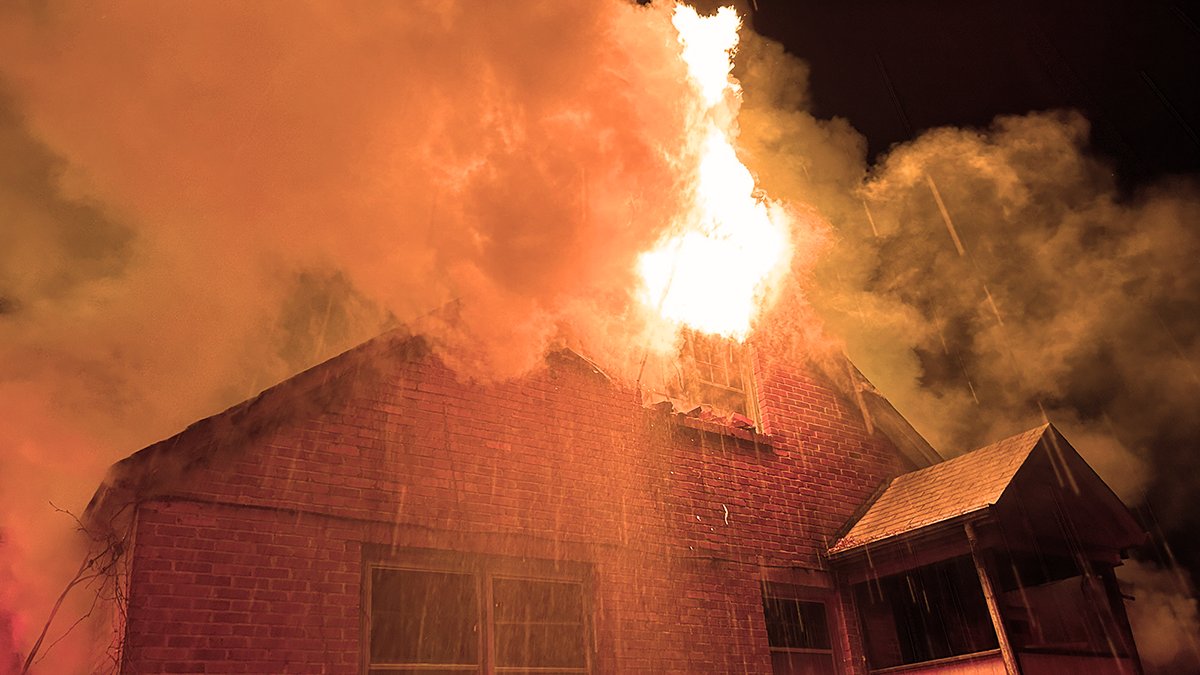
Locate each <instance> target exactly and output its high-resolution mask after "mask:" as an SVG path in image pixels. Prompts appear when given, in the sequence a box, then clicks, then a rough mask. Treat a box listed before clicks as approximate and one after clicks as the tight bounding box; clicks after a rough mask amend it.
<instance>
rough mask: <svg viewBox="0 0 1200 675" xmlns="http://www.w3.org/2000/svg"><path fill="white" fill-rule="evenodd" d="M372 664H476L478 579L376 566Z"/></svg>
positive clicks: (373, 595)
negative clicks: (476, 584) (476, 591)
mask: <svg viewBox="0 0 1200 675" xmlns="http://www.w3.org/2000/svg"><path fill="white" fill-rule="evenodd" d="M371 663H372V664H376V665H378V664H462V665H476V666H477V665H478V664H479V602H478V600H477V596H476V593H475V580H474V577H472V576H471V575H468V574H451V573H447V572H426V571H417V570H396V569H386V568H379V567H377V568H374V569H372V570H371ZM401 672H419V671H416V670H412V671H401ZM451 672H474V671H473V670H465V671H458V670H455V671H451Z"/></svg>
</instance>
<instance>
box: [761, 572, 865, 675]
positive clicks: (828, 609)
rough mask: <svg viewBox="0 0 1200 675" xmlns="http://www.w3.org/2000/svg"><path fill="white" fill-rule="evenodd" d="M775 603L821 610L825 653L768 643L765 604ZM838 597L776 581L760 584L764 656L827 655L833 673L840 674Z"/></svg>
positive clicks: (827, 590) (834, 593) (841, 657)
mask: <svg viewBox="0 0 1200 675" xmlns="http://www.w3.org/2000/svg"><path fill="white" fill-rule="evenodd" d="M768 598H772V599H775V600H791V601H795V602H805V603H813V604H819V605H821V606H822V607H823V608H824V610H825V630H826V632H827V634H828V635H829V649H809V648H797V647H776V646H774V645H772V644H771V643H770V637H769V636H770V631H769V629H768V627H767V616H766V603H767V599H768ZM838 602H839V597H838V594H837V591H836V590H833V589H826V588H810V587H806V586H801V585H797V584H794V583H785V582H779V581H763V582H762V603H763V630H764V631H765V632H766V633H767V635H768V638H767V650H768V653H769V654H771V655H774V654H776V653H781V654H782V653H789V654H828V655H829V658H830V661H831V662H832V666H833V672H834V673H842V672H844V671H845V669H844V668H843V662H844V659H843V652H842V644H841V637H842V634H843V633H842V629H841V610H840V607H839V604H838ZM773 669H774V659H773V658H772V670H773Z"/></svg>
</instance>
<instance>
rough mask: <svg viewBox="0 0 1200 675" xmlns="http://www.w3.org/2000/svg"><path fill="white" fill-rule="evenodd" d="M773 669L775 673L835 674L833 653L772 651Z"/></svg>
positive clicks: (791, 674)
mask: <svg viewBox="0 0 1200 675" xmlns="http://www.w3.org/2000/svg"><path fill="white" fill-rule="evenodd" d="M771 671H772V672H773V673H775V675H834V673H835V672H837V671H835V670H834V668H833V654H800V653H796V652H771Z"/></svg>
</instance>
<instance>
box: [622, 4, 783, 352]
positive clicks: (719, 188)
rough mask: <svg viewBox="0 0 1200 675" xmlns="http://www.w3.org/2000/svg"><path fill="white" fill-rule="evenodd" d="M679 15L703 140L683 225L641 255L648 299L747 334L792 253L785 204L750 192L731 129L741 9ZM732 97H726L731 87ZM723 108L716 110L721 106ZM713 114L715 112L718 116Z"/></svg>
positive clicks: (671, 315) (680, 316)
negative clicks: (698, 95) (700, 102)
mask: <svg viewBox="0 0 1200 675" xmlns="http://www.w3.org/2000/svg"><path fill="white" fill-rule="evenodd" d="M673 22H674V24H675V27H676V29H677V30H679V33H680V35H679V41H680V43H682V44H683V46H684V50H683V59H684V61H685V62H686V63H687V64H688V72H689V73H690V74H691V76H692V77H693V78H694V79H695V80H696V81H697V83H698V84H699V85H700V88H701V91H702V93H703V95H704V99H705V102H706V105H707V110H706V114H705V115H704V116H703V118H702V119H701V120H700V121H699V122H698V125H699V128H698V129H696V133H695V134H694V136H695V137H696V139H697V142H698V143H701V144H702V147H701V149H700V150H701V156H702V159H701V161H700V167H699V175H698V176H697V181H696V187H695V189H696V193H697V194H696V196H697V199H696V205H697V209H696V212H695V213H692V214H689V215H688V216H687V217H686V218H684V219H683V222H684V223H685V224H686V226H685V227H684V228H682V229H683V231H682V232H681V233H679V234H676V235H675V236H672V237H671V238H669V239H667V240H665V241H662V242H660V243H659V245H658V247H657V248H656V249H655V250H653V251H650V252H649V253H645V254H643V255H642V257H641V259H640V261H639V263H640V267H641V273H642V278H643V280H644V281H645V282H646V290H647V294H646V297H645V298H644V300H645V301H646V302H647V303H648V304H650V305H651V306H653V307H656V308H657V309H658V311H659V313H661V314H662V316H664V317H665V318H667V319H670V320H673V321H679V322H682V323H685V324H687V325H689V326H692V327H693V328H696V329H699V330H702V331H704V332H708V333H719V334H721V335H727V336H731V337H736V338H742V337H744V336H745V334H746V332H747V331H748V330H749V327H750V321H751V319H752V318H753V317H754V314H755V312H756V310H757V300H758V298H759V296H760V294H761V291H762V288H763V285H764V282H765V281H766V280H767V279H768V277H769V276H770V275H771V273H772V272H773V271H775V270H776V269H779V268H780V267H781V266H783V265H785V264H786V263H787V261H788V259H789V258H790V253H791V249H790V245H789V243H788V237H787V228H786V226H785V221H784V217H783V210H782V209H781V208H778V206H776V205H774V204H771V203H769V202H767V201H765V200H763V199H757V198H755V196H754V177H753V176H752V175H750V171H749V170H748V169H746V167H745V166H743V165H742V163H741V161H739V160H738V158H737V154H736V153H735V152H734V149H733V145H732V143H731V142H730V138H731V136H732V135H733V133H734V131H733V130H732V129H731V128H720V127H719V126H718V121H717V120H728V122H727V124H728V126H730V127H731V126H732V124H733V122H732V120H734V119H735V117H736V116H735V114H728V113H729V112H733V113H736V105H737V104H738V98H739V97H738V94H739V93H740V92H739V90H738V88H737V84H736V83H735V82H733V81H732V80H731V78H730V77H729V73H730V72H731V70H732V68H733V64H732V60H731V59H732V54H733V49H734V48H735V47H736V46H737V29H738V26H739V25H740V24H741V21H740V20H739V19H738V16H737V13H736V12H735V11H734V10H733V9H732V8H730V7H722V8H721V9H720V10H719V11H718V12H717V14H716V15H714V16H711V17H707V18H704V17H700V16H699V15H698V14H697V13H696V11H695V10H693V9H692V8H690V7H685V6H682V5H681V6H679V7H677V8H676V10H675V15H674V18H673ZM727 91H729V92H732V94H733V95H732V96H730V97H729V98H728V99H727V98H726V92H727ZM726 106H734V107H733V108H732V110H729V109H728V108H726V109H725V110H724V111H723V112H725V113H726V114H720V113H719V112H717V111H718V110H720V109H722V108H725V107H726ZM714 113H716V114H714Z"/></svg>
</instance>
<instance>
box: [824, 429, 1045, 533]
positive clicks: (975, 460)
mask: <svg viewBox="0 0 1200 675" xmlns="http://www.w3.org/2000/svg"><path fill="white" fill-rule="evenodd" d="M1047 427H1049V425H1048V424H1047V425H1043V426H1040V427H1038V428H1036V429H1031V430H1029V431H1026V432H1025V433H1022V434H1017V435H1016V436H1013V437H1011V438H1006V439H1004V440H1002V441H1000V442H998V443H993V444H992V445H989V446H987V447H984V448H980V449H979V450H975V451H974V452H969V453H967V454H965V455H961V456H959V457H955V458H954V459H948V460H946V461H944V462H941V463H940V464H935V465H933V466H931V467H928V468H925V469H921V470H919V471H914V472H912V473H907V474H904V475H902V476H897V477H896V479H895V480H893V481H892V483H891V485H889V486H888V487H887V489H886V490H884V492H883V494H882V495H880V497H879V499H878V500H877V501H876V502H875V503H874V504H872V505H871V507H870V508H869V509H867V512H866V513H865V514H863V517H862V518H861V519H859V521H858V522H857V523H855V524H854V526H853V527H851V528H850V531H849V532H848V533H846V536H844V537H842V538H841V539H839V540H838V541H837V542H835V543H834V545H833V547H831V548H830V549H829V553H830V554H836V553H841V552H844V551H848V550H850V549H853V548H857V547H859V546H863V545H866V544H870V543H872V542H876V541H879V540H881V539H886V538H888V537H893V536H896V535H898V534H904V533H905V532H911V531H913V530H917V529H919V528H922V527H926V526H929V525H933V524H935V523H940V522H942V521H946V520H950V519H951V518H956V517H958V516H961V515H965V514H968V513H971V512H974V511H979V510H981V509H985V508H987V507H988V506H990V505H993V504H995V503H996V502H997V500H999V499H1000V495H1001V494H1003V493H1004V490H1005V488H1007V487H1008V485H1009V483H1010V482H1012V479H1013V476H1015V475H1016V473H1017V470H1018V469H1020V468H1021V465H1022V464H1024V463H1025V460H1026V459H1027V458H1028V457H1029V453H1030V452H1031V451H1032V450H1033V449H1034V447H1036V446H1037V444H1038V441H1040V440H1041V438H1042V435H1043V434H1044V433H1045V432H1046V429H1047Z"/></svg>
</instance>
